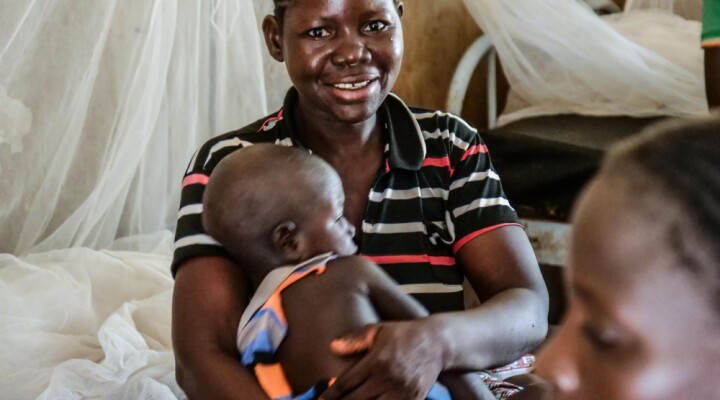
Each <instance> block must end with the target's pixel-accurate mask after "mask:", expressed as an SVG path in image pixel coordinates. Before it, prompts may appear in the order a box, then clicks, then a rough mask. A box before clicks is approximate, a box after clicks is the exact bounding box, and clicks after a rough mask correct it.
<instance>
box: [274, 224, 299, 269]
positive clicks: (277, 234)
mask: <svg viewBox="0 0 720 400" xmlns="http://www.w3.org/2000/svg"><path fill="white" fill-rule="evenodd" d="M271 235H272V242H273V245H274V246H275V249H276V250H277V251H278V252H280V254H281V255H282V258H283V259H285V260H287V261H300V260H301V259H302V255H303V251H304V250H305V248H304V247H305V243H304V242H303V240H302V238H301V237H300V233H299V231H298V228H297V226H296V225H295V223H294V222H292V221H283V222H281V223H279V224H277V225H276V226H275V228H274V229H273V231H272V234H271Z"/></svg>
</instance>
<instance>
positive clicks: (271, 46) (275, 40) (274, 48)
mask: <svg viewBox="0 0 720 400" xmlns="http://www.w3.org/2000/svg"><path fill="white" fill-rule="evenodd" d="M262 30H263V35H264V36H265V45H266V46H267V48H268V51H269V52H270V56H271V57H272V58H274V59H276V60H277V61H280V62H283V61H285V58H284V57H283V53H282V32H281V30H280V23H278V20H277V18H275V16H274V15H267V16H266V17H265V19H263V23H262Z"/></svg>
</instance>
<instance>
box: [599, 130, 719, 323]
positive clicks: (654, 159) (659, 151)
mask: <svg viewBox="0 0 720 400" xmlns="http://www.w3.org/2000/svg"><path fill="white" fill-rule="evenodd" d="M602 175H604V176H611V177H614V178H619V179H620V181H623V182H625V185H623V186H624V187H625V188H627V189H628V190H630V191H632V196H634V201H637V202H638V203H639V204H641V206H642V202H643V200H646V201H653V200H654V201H658V198H660V199H661V200H660V201H662V202H663V207H665V205H667V210H668V213H667V215H668V216H667V217H665V219H666V220H667V224H666V226H667V230H666V233H667V239H668V241H667V243H666V244H667V245H668V246H669V248H670V249H672V251H673V252H674V253H675V254H676V255H677V258H678V260H679V264H680V265H679V267H680V268H683V269H685V270H687V271H688V272H690V273H691V274H693V275H695V276H696V277H697V278H698V279H699V281H700V282H703V284H705V285H706V287H707V288H708V291H709V294H710V296H711V300H712V302H713V304H714V305H715V306H716V308H717V309H718V310H720V119H717V118H712V119H703V120H698V121H693V122H688V121H672V122H666V123H661V124H659V125H657V126H655V127H653V128H650V129H649V130H647V131H646V132H644V133H642V134H640V135H637V136H636V137H634V138H632V139H629V140H626V141H624V142H622V143H621V144H619V145H617V146H615V147H614V148H613V149H612V150H611V152H610V153H609V155H608V157H607V158H606V160H605V163H604V165H603V168H602V170H601V176H602ZM671 215H674V216H675V217H671ZM663 223H664V222H663ZM719 315H720V312H719Z"/></svg>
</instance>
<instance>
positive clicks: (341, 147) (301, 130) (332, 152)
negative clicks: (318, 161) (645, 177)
mask: <svg viewBox="0 0 720 400" xmlns="http://www.w3.org/2000/svg"><path fill="white" fill-rule="evenodd" d="M294 114H295V115H294V116H293V117H294V120H295V123H296V127H297V134H298V137H299V139H300V141H301V142H302V144H303V145H304V146H305V147H307V148H308V149H310V150H312V151H313V152H314V153H316V154H318V155H320V156H321V157H323V158H326V159H330V158H335V157H346V156H352V155H359V154H363V153H365V152H367V151H368V150H370V151H375V150H376V149H377V147H378V144H379V143H381V142H382V122H381V120H380V118H379V117H378V116H377V114H374V115H373V116H372V117H370V118H368V119H367V120H365V121H361V122H358V123H346V122H340V121H333V120H330V119H325V118H314V117H313V116H312V115H309V113H305V112H303V110H302V109H301V107H297V108H296V109H295V113H294Z"/></svg>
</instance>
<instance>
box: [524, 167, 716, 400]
mask: <svg viewBox="0 0 720 400" xmlns="http://www.w3.org/2000/svg"><path fill="white" fill-rule="evenodd" d="M636 197H637V196H636ZM650 203H654V204H648V202H647V201H645V202H643V201H638V199H637V198H633V196H629V195H627V194H626V190H623V189H622V185H618V184H617V179H616V180H613V181H609V180H608V179H607V178H606V179H601V180H599V181H596V182H594V183H593V184H592V185H591V186H590V188H589V189H588V190H587V191H586V193H585V194H584V196H583V197H582V199H581V201H580V203H579V207H578V210H577V213H576V216H575V220H574V225H573V237H572V243H571V250H570V256H569V260H568V264H569V265H568V287H569V298H570V308H569V311H568V315H567V317H566V320H565V322H564V324H563V325H562V327H561V328H560V330H559V331H558V332H557V333H556V334H555V336H554V337H553V339H552V341H551V342H550V343H549V344H548V345H547V347H546V348H545V349H544V350H543V352H542V353H541V355H540V357H539V360H538V370H537V373H538V374H539V375H540V376H542V377H543V378H545V379H547V380H549V381H550V383H552V384H553V387H554V389H555V391H556V393H555V396H554V397H552V398H553V399H604V400H607V399H613V400H624V399H633V400H644V399H647V400H650V399H652V400H660V399H668V400H670V399H672V400H677V399H710V398H717V387H718V385H717V379H718V375H719V374H720V328H719V326H718V317H717V313H716V312H715V311H713V309H712V307H711V305H710V304H711V303H710V301H709V295H708V293H707V291H706V290H705V289H704V288H703V287H702V285H701V284H700V283H699V282H698V280H696V279H694V278H692V277H691V275H690V274H689V273H687V272H686V271H683V270H682V266H681V261H680V258H678V257H677V256H675V252H674V251H673V249H672V248H671V247H670V246H671V245H670V243H669V241H668V238H667V228H666V227H665V226H664V225H663V224H664V223H665V224H667V222H666V221H668V219H667V218H669V216H668V215H669V214H671V213H673V211H672V209H673V208H675V207H672V206H668V205H667V204H663V202H662V201H661V200H657V201H651V202H650Z"/></svg>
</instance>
